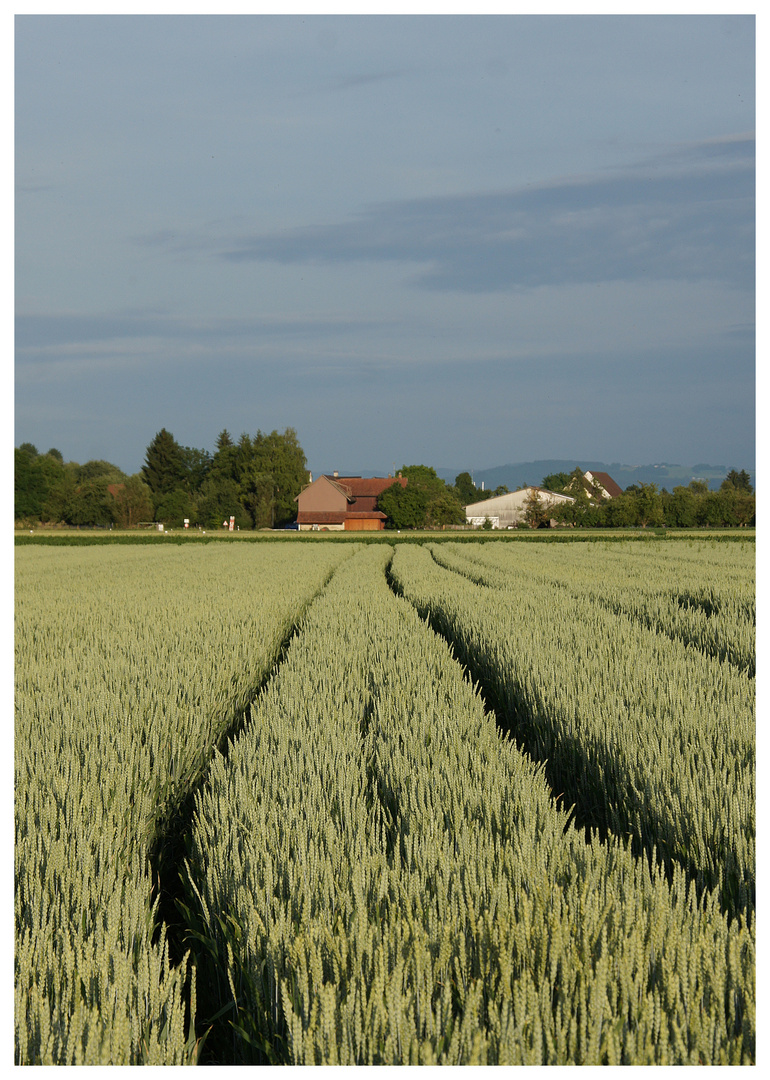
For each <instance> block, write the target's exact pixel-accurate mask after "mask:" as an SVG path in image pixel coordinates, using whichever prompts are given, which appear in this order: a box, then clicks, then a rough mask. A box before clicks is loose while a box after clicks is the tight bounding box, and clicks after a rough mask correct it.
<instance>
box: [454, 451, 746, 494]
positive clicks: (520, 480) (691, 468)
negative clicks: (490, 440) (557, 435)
mask: <svg viewBox="0 0 770 1080" xmlns="http://www.w3.org/2000/svg"><path fill="white" fill-rule="evenodd" d="M744 467H745V466H744V465H743V464H742V463H741V462H738V463H737V464H734V465H733V464H730V465H705V464H703V463H702V462H701V463H699V464H697V465H672V464H670V463H669V462H660V463H659V464H657V465H621V464H620V463H619V462H612V463H611V464H607V462H605V461H586V460H582V461H576V460H571V459H570V460H568V459H563V458H551V459H545V460H543V461H521V462H518V463H516V464H512V465H497V466H496V467H495V468H492V469H474V470H473V480H474V483H475V484H476V487H477V488H479V489H480V488H481V485H482V484H483V485H484V488H485V489H486V490H487V491H489V490H494V488H496V487H500V486H501V485H502V484H504V485H505V486H506V487H507V488H508V489H509V490H510V491H515V490H516V488H518V487H523V486H524V485H527V484H541V483H542V480H543V477H544V476H548V475H549V473H558V472H566V473H571V472H572V470H573V469H576V468H579V469H582V470H583V472H585V471H586V470H590V471H591V472H606V473H609V475H610V476H611V477H612V479H613V480H614V481H615V482H616V483H617V484H619V485H620V487H622V488H623V490H624V491H625V489H626V488H627V487H628V486H629V485H630V484H657V485H658V488H659V489H660V488H667V489H668V491H671V489H672V488H674V487H677V486H678V485H683V486H685V487H686V486H687V484H689V483H690V481H691V480H705V481H706V482H707V483H708V486H709V488H710V489H711V490H712V491H716V490H718V488H719V486H720V484H721V483H722V481H723V480H724V478H725V477H726V476H727V474H728V472H729V471H730V469H732V468H735V469H742V468H744ZM460 471H462V470H459V469H458V470H456V471H452V470H448V469H436V472H437V473H438V475H439V476H440V477H441V478H442V480H445V481H446V482H447V483H449V484H453V483H454V479H455V477H456V476H457V474H458V473H459V472H460ZM468 471H470V470H468ZM747 471H748V470H747ZM751 483H752V486H753V487H756V481H755V478H754V473H753V471H752V472H751Z"/></svg>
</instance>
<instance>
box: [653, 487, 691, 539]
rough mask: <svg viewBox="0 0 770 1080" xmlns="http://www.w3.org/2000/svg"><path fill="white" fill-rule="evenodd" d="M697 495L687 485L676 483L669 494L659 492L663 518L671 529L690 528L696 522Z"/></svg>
mask: <svg viewBox="0 0 770 1080" xmlns="http://www.w3.org/2000/svg"><path fill="white" fill-rule="evenodd" d="M698 498H699V496H698V495H696V494H695V492H694V491H692V490H691V489H690V488H689V487H682V486H681V485H677V486H676V487H675V488H674V490H673V491H672V492H671V493H670V494H669V493H668V492H667V491H666V492H661V502H662V504H663V518H664V520H665V523H666V525H667V526H668V527H669V528H672V529H692V528H693V527H694V526H695V525H696V524H697V518H696V509H697V503H698Z"/></svg>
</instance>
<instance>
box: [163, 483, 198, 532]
mask: <svg viewBox="0 0 770 1080" xmlns="http://www.w3.org/2000/svg"><path fill="white" fill-rule="evenodd" d="M153 506H154V514H155V516H154V518H153V520H154V521H160V522H163V524H164V525H166V526H167V527H168V528H174V529H181V528H182V527H183V526H184V519H185V518H187V519H188V520H189V521H190V522H191V523H192V524H193V525H195V524H197V514H196V507H195V502H194V501H193V498H192V496H191V495H190V492H189V491H187V490H186V489H185V488H184V487H177V488H174V489H173V490H172V491H166V492H163V493H161V494H160V495H156V496H155V498H154V499H153Z"/></svg>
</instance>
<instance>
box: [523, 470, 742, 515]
mask: <svg viewBox="0 0 770 1080" xmlns="http://www.w3.org/2000/svg"><path fill="white" fill-rule="evenodd" d="M541 486H542V487H543V488H546V489H547V490H548V491H554V492H560V493H562V494H565V495H570V496H572V498H573V499H574V502H572V503H562V504H560V505H559V506H553V507H546V506H545V504H544V500H542V499H540V498H538V497H536V496H533V497H531V498H530V499H529V500H528V502H527V505H526V523H527V524H528V525H529V526H530V527H535V528H537V527H538V526H542V525H545V524H547V523H548V522H549V521H550V520H554V521H557V522H559V523H561V524H565V525H573V526H582V527H584V528H595V529H596V528H611V529H612V528H626V527H633V526H641V527H642V528H645V527H647V526H651V527H659V528H661V527H667V528H677V529H688V528H689V529H691V528H698V527H709V528H725V527H731V526H732V527H734V526H742V525H754V524H755V523H756V497H755V495H754V489H753V488H752V485H751V477H750V476H749V474H748V473H747V472H746V470H745V469H742V470H741V471H740V472H738V470H736V469H731V470H730V471H729V472H728V474H727V476H726V477H725V479H724V480H723V481H722V484H721V486H720V488H719V490H718V491H711V490H709V487H708V484H707V483H706V481H705V480H691V481H690V483H689V484H688V485H687V486H683V485H679V486H676V487H674V489H673V490H672V491H667V490H666V488H662V489H659V488H658V486H657V484H631V485H629V487H627V488H626V489H625V491H624V492H623V493H622V494H621V495H617V496H615V497H614V498H612V499H607V498H605V497H604V496H603V495H602V492H601V489H600V487H599V485H598V484H595V483H593V484H592V483H591V481H589V480H588V479H587V477H585V476H584V475H583V473H582V472H581V470H580V469H575V470H574V472H572V473H551V474H549V475H548V476H545V477H543V482H542V485H541Z"/></svg>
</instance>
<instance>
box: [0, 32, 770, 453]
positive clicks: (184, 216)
mask: <svg viewBox="0 0 770 1080" xmlns="http://www.w3.org/2000/svg"><path fill="white" fill-rule="evenodd" d="M754 60H755V20H754V17H753V16H751V15H734V16H733V15H705V14H690V15H666V14H652V15H636V16H632V15H621V14H616V15H610V14H606V15H593V16H589V15H520V14H515V13H507V14H486V15H467V14H466V15H451V14H424V15H398V14H392V15H370V14H341V15H334V16H332V15H324V14H305V15H299V14H295V15H290V14H285V15H281V14H274V15H268V14H252V15H244V16H239V15H219V16H216V15H193V14H180V15H163V16H154V15H146V14H145V15H122V16H121V15H63V16H59V15H54V14H48V15H45V14H44V15H25V14H20V15H17V16H16V19H15V52H14V61H15V184H16V200H15V314H16V334H15V369H14V439H15V445H17V446H18V445H19V444H20V443H21V442H32V443H34V444H35V446H37V448H38V449H39V450H40V451H41V452H45V451H46V450H48V449H49V448H51V447H56V448H57V449H59V450H60V451H61V453H62V454H63V455H64V458H65V460H68V461H70V460H72V461H78V462H80V463H83V462H85V461H87V460H90V459H94V458H98V459H105V460H108V461H111V462H113V463H114V464H116V465H118V466H120V468H122V469H123V470H125V471H126V472H128V473H133V472H137V471H138V470H139V469H140V468H141V465H142V463H143V461H144V455H145V451H146V448H147V446H148V444H149V443H150V441H151V440H152V439H153V437H154V436H155V434H156V433H157V432H158V431H159V430H160V429H161V428H164V427H165V428H166V429H167V430H169V431H171V432H172V433H173V435H174V436H175V438H176V439H177V441H178V442H179V443H181V444H182V445H185V446H194V447H198V448H202V449H207V450H209V451H213V450H214V449H215V446H216V439H217V436H218V434H219V433H220V432H221V431H222V430H223V429H224V428H226V429H227V430H228V431H229V432H230V433H231V435H232V436H233V437H234V438H235V439H237V438H238V437H239V436H240V434H241V433H243V432H246V433H248V434H251V435H253V434H255V433H256V432H257V431H258V430H261V431H263V432H269V431H272V430H274V429H275V430H278V431H283V430H284V429H286V428H287V427H291V428H294V429H295V430H296V432H297V435H298V437H299V441H300V443H301V445H302V447H303V449H304V451H305V454H306V457H307V461H308V466H309V468H310V469H311V471H313V473H314V475H317V474H318V473H320V472H330V471H332V470H334V469H337V470H339V471H340V472H341V473H343V474H344V473H354V474H355V473H378V474H381V475H385V474H387V473H388V472H391V471H392V470H393V469H394V467H395V468H399V467H400V466H401V465H404V464H426V465H432V466H434V467H435V468H439V469H450V470H455V469H456V470H457V471H458V472H459V471H461V470H466V469H467V470H469V471H473V470H476V469H478V470H482V469H485V468H492V467H494V466H497V465H502V464H505V463H508V462H521V461H531V460H541V459H554V458H565V459H575V460H580V459H581V458H582V459H586V460H599V461H604V462H608V463H609V462H621V463H624V464H629V465H633V464H649V463H655V462H670V463H676V464H683V465H691V464H694V463H712V464H723V465H725V466H726V467H735V468H738V469H741V468H746V469H748V470H750V471H753V470H754V467H755V326H754V309H755V284H754V255H755V236H754V232H755V223H754V213H755V207H754V126H755V63H754Z"/></svg>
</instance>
